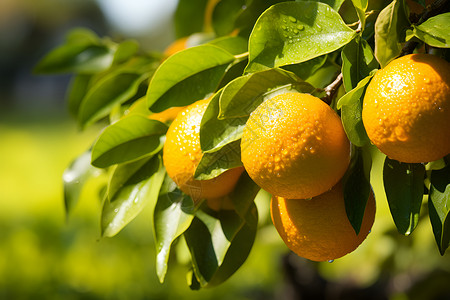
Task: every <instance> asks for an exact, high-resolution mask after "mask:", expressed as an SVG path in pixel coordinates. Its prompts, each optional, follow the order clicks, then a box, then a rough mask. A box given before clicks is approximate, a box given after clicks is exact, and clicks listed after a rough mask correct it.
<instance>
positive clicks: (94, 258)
mask: <svg viewBox="0 0 450 300" xmlns="http://www.w3.org/2000/svg"><path fill="white" fill-rule="evenodd" d="M144 2H145V3H147V5H144ZM150 2H152V3H153V2H154V5H156V4H158V3H159V4H161V3H163V2H164V4H165V5H164V7H162V8H156V7H150V6H148V4H149V3H150ZM124 3H125V4H127V3H128V5H126V6H128V8H129V9H128V12H125V10H123V11H122V12H123V13H124V15H123V16H119V15H118V14H119V13H120V12H121V10H120V6H117V7H119V9H117V8H116V9H114V8H113V6H114V5H123V4H124ZM130 3H135V4H138V5H137V6H136V7H138V8H140V9H138V10H134V12H133V10H132V9H130V7H131V6H132V5H130ZM175 5H176V0H175V1H158V0H156V1H133V0H128V1H119V0H117V1H113V0H110V1H108V0H104V1H101V0H98V1H88V0H83V1H81V0H80V1H68V0H66V1H63V0H40V1H32V0H28V1H27V0H2V1H1V2H0V54H1V55H0V77H1V78H0V299H234V300H237V299H401V300H402V299H450V285H449V284H448V282H450V259H449V256H448V254H447V255H445V256H443V257H441V256H440V255H439V251H438V249H437V246H436V245H435V242H434V237H433V235H432V230H431V225H430V222H429V220H428V217H424V218H423V219H422V220H421V222H420V224H419V226H418V228H417V229H416V231H415V232H414V233H413V234H412V236H411V237H403V236H400V235H399V234H398V233H397V231H396V229H395V228H394V224H393V222H392V218H391V216H390V214H389V211H388V208H387V203H386V199H385V197H384V194H383V192H382V182H381V180H380V175H381V173H380V167H381V164H382V159H383V156H382V155H380V154H379V153H378V152H376V151H374V158H375V162H374V170H373V174H372V176H373V177H372V178H373V180H372V184H373V188H374V190H375V194H376V199H377V217H376V221H375V225H374V227H373V230H372V232H371V234H370V235H369V237H368V238H367V240H366V241H365V242H364V243H363V244H362V245H361V246H360V247H359V248H358V249H357V250H356V251H355V252H354V253H352V254H350V255H347V256H346V257H344V258H341V259H338V260H336V261H334V262H332V263H312V262H309V261H306V260H303V259H301V258H299V257H297V256H295V255H292V254H290V253H289V251H288V249H287V248H286V247H285V246H284V244H283V243H282V241H281V239H280V238H279V237H278V235H277V233H276V231H275V229H274V228H273V226H272V225H271V221H270V217H269V214H268V201H269V199H268V198H267V195H264V194H261V195H260V197H258V199H257V206H258V210H259V214H260V225H261V228H260V230H259V231H258V234H257V239H256V243H255V246H254V248H253V250H252V252H251V254H250V257H249V259H248V260H247V262H246V263H245V264H244V265H243V267H242V268H241V269H240V270H239V271H238V272H237V273H236V274H235V275H234V276H233V277H232V278H231V279H229V280H228V281H227V282H225V283H224V284H223V285H221V286H219V287H217V288H214V289H206V290H201V291H190V290H189V288H188V287H187V284H186V271H187V270H188V266H186V264H185V258H183V257H180V256H179V257H172V262H171V264H170V267H169V273H168V276H167V279H166V282H165V283H163V284H160V283H159V281H158V279H157V277H156V272H155V262H154V261H155V246H154V242H153V237H152V229H151V224H150V222H149V220H150V216H149V212H148V211H144V212H143V213H142V214H141V215H139V216H138V218H137V219H136V220H134V221H133V222H132V223H131V224H130V225H129V226H128V227H126V228H125V229H124V230H123V231H122V232H121V233H120V234H119V235H117V236H116V237H114V238H101V237H100V225H99V207H100V203H99V199H98V197H97V194H98V192H99V191H98V185H96V183H95V182H93V183H91V185H90V186H88V187H87V188H86V189H85V191H84V193H83V194H82V197H81V200H80V202H79V204H78V206H77V208H76V209H75V211H74V212H73V214H72V215H71V216H70V217H66V215H65V212H64V206H63V197H62V195H63V190H62V179H61V177H62V173H63V171H64V169H65V168H66V166H67V165H68V164H69V163H70V162H71V160H72V159H74V158H75V157H76V156H77V155H79V154H81V153H82V152H83V151H84V150H85V149H86V148H88V147H89V146H90V144H91V143H92V142H93V141H94V139H95V138H96V135H97V134H98V132H99V130H100V128H98V127H96V128H91V129H88V130H87V131H83V132H81V131H79V130H78V128H77V127H76V124H75V122H74V121H73V120H72V119H71V118H70V117H69V115H68V113H67V111H66V107H65V104H64V99H65V95H64V93H65V89H66V88H67V85H68V83H69V79H70V78H69V77H68V76H67V75H61V76H46V77H43V76H34V75H32V67H33V65H34V64H35V63H36V62H37V61H38V60H39V59H40V58H41V57H42V56H43V55H44V54H45V53H46V52H48V51H49V50H50V49H51V48H52V47H54V46H56V45H58V44H59V43H61V42H62V40H63V37H64V34H65V33H66V32H67V31H68V30H69V29H71V28H74V27H78V26H84V27H88V28H91V29H92V30H94V31H95V32H97V33H98V34H100V35H109V36H112V37H113V38H120V37H122V36H127V37H130V36H131V37H134V38H136V39H138V40H139V41H140V42H141V43H142V45H144V47H145V48H146V49H148V50H157V51H159V50H162V49H164V48H165V47H166V46H167V45H168V44H169V43H170V42H171V41H172V40H173V39H174V35H173V27H172V25H171V17H172V14H173V11H174V9H175ZM147 6H148V7H147ZM122 7H123V6H122ZM138 11H141V12H140V13H139V18H138V17H137V16H138V15H136V14H138ZM155 11H156V12H159V15H160V16H159V18H155V17H154V18H153V19H152V17H151V16H152V15H151V13H153V15H154V13H155ZM145 12H147V14H145ZM162 12H164V13H162ZM126 13H128V15H127V14H126ZM130 14H131V16H133V14H135V15H134V16H135V18H133V17H130ZM127 16H128V17H127ZM121 18H123V20H124V21H119V20H120V19H121ZM149 18H150V19H152V20H153V21H155V22H156V23H153V24H151V23H148V21H149ZM155 19H156V20H155ZM114 20H115V21H116V22H114ZM127 20H128V22H127ZM132 20H134V21H136V22H137V23H138V20H141V21H142V23H140V24H134V23H133V22H131V21H132ZM133 26H134V27H133ZM426 209H427V207H426V204H425V205H424V206H423V208H422V211H423V212H424V215H427V214H426ZM181 245H182V244H181Z"/></svg>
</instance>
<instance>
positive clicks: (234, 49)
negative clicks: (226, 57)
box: [208, 36, 248, 55]
mask: <svg viewBox="0 0 450 300" xmlns="http://www.w3.org/2000/svg"><path fill="white" fill-rule="evenodd" d="M208 44H211V45H214V46H217V47H219V48H222V49H224V50H226V51H228V52H230V53H231V54H233V55H238V54H242V53H245V52H247V48H248V43H247V40H246V39H244V38H242V37H240V36H224V37H220V38H218V39H214V40H212V41H210V42H208Z"/></svg>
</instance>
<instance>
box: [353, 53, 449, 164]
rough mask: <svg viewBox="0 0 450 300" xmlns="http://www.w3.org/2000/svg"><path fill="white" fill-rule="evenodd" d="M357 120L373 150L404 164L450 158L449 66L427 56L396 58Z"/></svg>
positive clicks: (382, 73) (378, 80) (377, 80)
mask: <svg viewBox="0 0 450 300" xmlns="http://www.w3.org/2000/svg"><path fill="white" fill-rule="evenodd" d="M362 120H363V123H364V127H365V128H366V131H367V134H368V136H369V138H370V140H371V141H372V143H373V144H375V146H377V147H378V148H379V149H380V150H381V151H382V152H383V153H385V154H386V155H387V156H389V157H391V158H393V159H395V160H398V161H401V162H407V163H421V162H429V161H434V160H438V159H440V158H442V157H444V156H445V155H447V154H448V153H450V63H448V62H447V61H445V60H443V59H441V58H439V57H437V56H434V55H430V54H410V55H406V56H403V57H400V58H397V59H395V60H393V61H392V62H390V63H389V64H388V65H387V66H386V67H385V68H383V69H382V70H380V71H378V72H377V73H376V74H375V76H374V77H373V79H372V81H371V82H370V84H369V85H368V87H367V90H366V94H365V96H364V103H363V111H362Z"/></svg>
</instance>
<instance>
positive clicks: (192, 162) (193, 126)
mask: <svg viewBox="0 0 450 300" xmlns="http://www.w3.org/2000/svg"><path fill="white" fill-rule="evenodd" d="M209 101H210V99H206V100H200V101H197V102H195V103H194V104H191V105H189V106H187V107H186V108H185V109H184V110H182V111H181V112H180V113H178V115H177V117H176V118H175V120H174V121H173V122H172V124H171V125H170V126H169V129H168V131H167V134H166V141H165V143H164V148H163V161H164V166H165V168H166V171H167V174H168V175H169V176H170V178H172V180H173V181H175V183H176V184H177V185H178V187H179V188H180V189H181V190H182V191H183V192H185V193H186V194H188V195H190V196H191V197H192V199H193V200H194V202H199V201H200V200H203V199H214V198H220V197H223V196H225V195H227V194H229V193H230V192H231V191H232V190H233V188H234V186H235V185H236V183H237V181H238V179H239V177H240V175H241V173H242V172H243V170H244V169H243V168H242V167H239V168H233V169H230V170H228V171H226V172H224V173H222V174H221V175H219V176H218V177H215V178H213V179H209V180H196V179H194V173H195V170H196V168H197V166H198V163H199V162H200V160H201V158H202V156H203V153H202V150H201V148H200V134H199V133H200V123H201V120H202V116H203V113H204V112H205V110H206V108H207V107H208V104H209Z"/></svg>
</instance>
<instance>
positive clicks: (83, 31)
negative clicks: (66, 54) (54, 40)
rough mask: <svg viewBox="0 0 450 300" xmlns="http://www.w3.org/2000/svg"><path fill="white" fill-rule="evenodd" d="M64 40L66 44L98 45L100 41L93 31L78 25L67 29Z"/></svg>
mask: <svg viewBox="0 0 450 300" xmlns="http://www.w3.org/2000/svg"><path fill="white" fill-rule="evenodd" d="M66 42H67V44H90V45H99V44H101V42H102V41H101V39H100V38H99V37H98V36H97V34H96V33H95V32H94V31H92V30H90V29H87V28H82V27H80V28H75V29H72V30H71V31H69V33H68V34H67V35H66Z"/></svg>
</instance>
